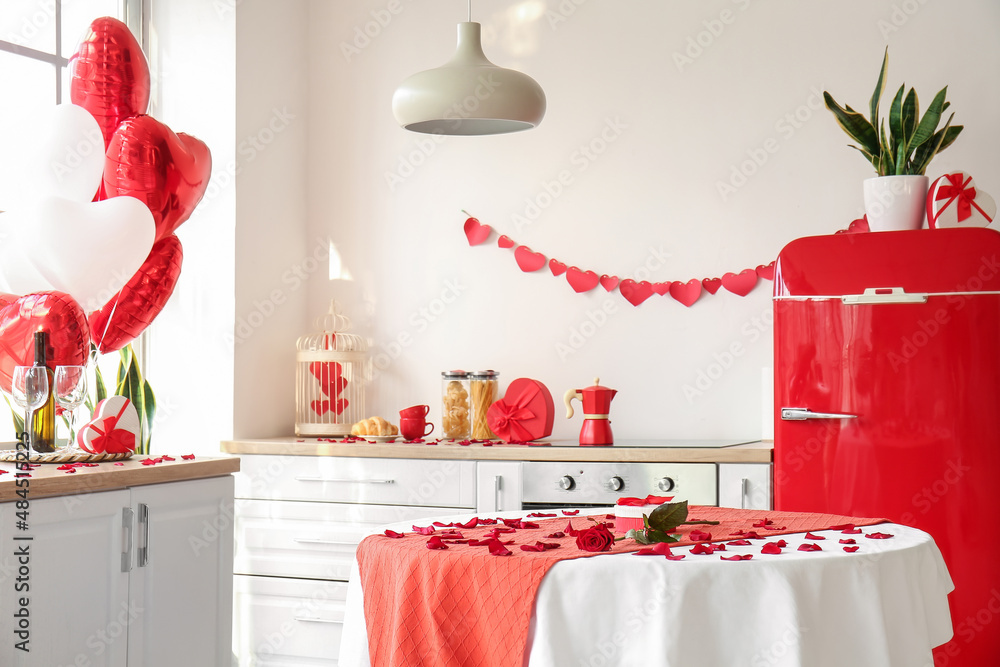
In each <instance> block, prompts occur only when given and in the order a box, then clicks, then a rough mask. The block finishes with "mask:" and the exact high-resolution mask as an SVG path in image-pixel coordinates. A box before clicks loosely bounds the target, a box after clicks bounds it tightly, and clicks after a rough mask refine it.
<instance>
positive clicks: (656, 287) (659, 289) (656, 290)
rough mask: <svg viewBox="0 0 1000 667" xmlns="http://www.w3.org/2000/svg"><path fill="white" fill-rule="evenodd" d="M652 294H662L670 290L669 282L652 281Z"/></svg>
mask: <svg viewBox="0 0 1000 667" xmlns="http://www.w3.org/2000/svg"><path fill="white" fill-rule="evenodd" d="M652 288H653V294H659V295H660V296H664V295H666V294H667V292H669V291H670V283H652Z"/></svg>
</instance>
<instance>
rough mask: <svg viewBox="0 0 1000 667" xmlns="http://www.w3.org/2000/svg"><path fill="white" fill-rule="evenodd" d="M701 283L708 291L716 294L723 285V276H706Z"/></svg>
mask: <svg viewBox="0 0 1000 667" xmlns="http://www.w3.org/2000/svg"><path fill="white" fill-rule="evenodd" d="M701 284H702V285H703V286H704V287H705V291H706V292H708V293H709V294H715V293H716V292H718V291H719V288H720V287H722V278H705V279H704V280H702V281H701Z"/></svg>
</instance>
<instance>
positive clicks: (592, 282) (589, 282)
mask: <svg viewBox="0 0 1000 667" xmlns="http://www.w3.org/2000/svg"><path fill="white" fill-rule="evenodd" d="M600 280H601V278H600V276H598V275H597V274H596V273H594V272H593V271H581V270H580V269H578V268H576V267H575V266H571V267H569V268H568V269H567V270H566V282H568V283H569V284H570V287H572V288H573V291H574V292H576V293H578V294H579V293H580V292H589V291H590V290H592V289H594V288H595V287H597V283H599V282H600Z"/></svg>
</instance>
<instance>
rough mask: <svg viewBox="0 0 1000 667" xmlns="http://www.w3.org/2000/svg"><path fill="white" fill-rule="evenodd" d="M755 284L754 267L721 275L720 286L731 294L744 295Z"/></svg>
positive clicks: (755, 274)
mask: <svg viewBox="0 0 1000 667" xmlns="http://www.w3.org/2000/svg"><path fill="white" fill-rule="evenodd" d="M756 284H757V272H756V271H755V270H754V269H743V270H742V271H740V272H739V273H727V274H726V275H724V276H722V286H723V287H725V288H726V289H727V290H729V291H730V292H732V293H733V294H738V295H739V296H746V295H747V294H749V293H750V290H752V289H753V288H754V285H756Z"/></svg>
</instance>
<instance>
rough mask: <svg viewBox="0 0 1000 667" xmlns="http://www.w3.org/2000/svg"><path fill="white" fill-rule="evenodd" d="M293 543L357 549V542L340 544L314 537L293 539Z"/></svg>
mask: <svg viewBox="0 0 1000 667" xmlns="http://www.w3.org/2000/svg"><path fill="white" fill-rule="evenodd" d="M292 541H293V542H298V543H299V544H336V545H338V546H344V547H357V546H358V543H357V542H338V541H337V540H321V539H318V538H314V537H293V538H292Z"/></svg>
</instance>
